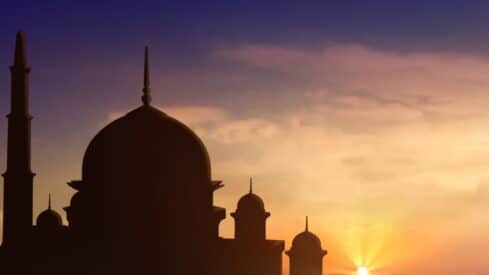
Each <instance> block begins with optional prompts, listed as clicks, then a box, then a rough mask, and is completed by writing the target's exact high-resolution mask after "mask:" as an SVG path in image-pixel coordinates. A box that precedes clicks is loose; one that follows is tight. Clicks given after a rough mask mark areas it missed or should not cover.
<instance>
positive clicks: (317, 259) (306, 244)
mask: <svg viewBox="0 0 489 275" xmlns="http://www.w3.org/2000/svg"><path fill="white" fill-rule="evenodd" d="M285 253H286V254H287V255H288V256H289V258H290V275H322V274H323V257H324V256H325V255H326V254H327V253H328V252H327V251H326V250H323V249H322V247H321V240H320V239H319V238H318V237H317V236H316V235H314V234H313V233H311V232H309V221H308V218H307V217H306V228H305V230H304V232H302V233H300V234H298V235H297V236H295V238H294V240H292V247H291V248H290V250H289V251H287V252H285Z"/></svg>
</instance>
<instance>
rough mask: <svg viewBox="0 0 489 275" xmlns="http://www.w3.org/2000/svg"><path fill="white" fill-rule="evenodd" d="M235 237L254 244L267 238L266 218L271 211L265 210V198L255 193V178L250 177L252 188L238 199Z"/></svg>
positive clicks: (233, 215) (233, 214)
mask: <svg viewBox="0 0 489 275" xmlns="http://www.w3.org/2000/svg"><path fill="white" fill-rule="evenodd" d="M231 216H232V217H233V218H234V223H235V225H234V237H235V239H236V240H237V241H243V242H247V243H250V244H254V243H256V242H257V241H264V240H265V239H266V220H267V218H268V217H269V216H270V213H269V212H267V211H266V210H265V204H264V203H263V200H262V199H261V198H260V197H259V196H257V195H256V194H254V193H253V179H251V178H250V190H249V192H248V194H246V195H244V196H243V197H241V199H239V201H238V207H237V209H236V211H235V212H234V213H231Z"/></svg>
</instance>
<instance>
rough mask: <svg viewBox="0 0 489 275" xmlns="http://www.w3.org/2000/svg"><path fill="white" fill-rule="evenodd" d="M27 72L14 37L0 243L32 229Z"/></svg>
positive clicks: (21, 47) (21, 37) (21, 46)
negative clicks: (0, 240)
mask: <svg viewBox="0 0 489 275" xmlns="http://www.w3.org/2000/svg"><path fill="white" fill-rule="evenodd" d="M29 71H30V68H29V67H28V65H27V59H26V50H25V39H24V34H23V33H22V32H18V33H17V39H16V44H15V56H14V64H13V65H12V66H11V67H10V73H11V103H10V105H11V106H10V108H11V109H10V114H9V115H7V118H8V139H7V143H8V145H7V169H6V171H5V173H4V174H3V177H4V182H5V185H4V207H3V210H4V212H3V215H4V216H3V243H4V244H7V245H8V244H10V243H13V242H15V240H16V239H18V238H22V237H23V236H24V235H25V234H26V233H27V232H29V231H30V230H31V228H32V188H33V186H32V183H33V177H34V173H32V171H31V119H32V117H31V115H30V114H29V85H28V84H29Z"/></svg>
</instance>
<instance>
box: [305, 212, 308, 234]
mask: <svg viewBox="0 0 489 275" xmlns="http://www.w3.org/2000/svg"><path fill="white" fill-rule="evenodd" d="M305 231H306V232H309V218H308V217H307V216H306V230H305Z"/></svg>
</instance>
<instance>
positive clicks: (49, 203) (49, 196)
mask: <svg viewBox="0 0 489 275" xmlns="http://www.w3.org/2000/svg"><path fill="white" fill-rule="evenodd" d="M48 209H49V210H51V193H49V195H48Z"/></svg>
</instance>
